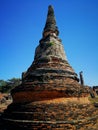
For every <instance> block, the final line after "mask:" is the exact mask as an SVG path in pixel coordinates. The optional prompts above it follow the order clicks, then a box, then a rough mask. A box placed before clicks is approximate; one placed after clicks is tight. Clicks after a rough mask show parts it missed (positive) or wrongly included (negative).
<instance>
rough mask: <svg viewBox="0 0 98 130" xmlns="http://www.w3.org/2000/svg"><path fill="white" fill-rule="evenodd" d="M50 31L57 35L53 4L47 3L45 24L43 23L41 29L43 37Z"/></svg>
mask: <svg viewBox="0 0 98 130" xmlns="http://www.w3.org/2000/svg"><path fill="white" fill-rule="evenodd" d="M52 33H53V34H55V35H56V36H58V34H59V31H58V27H57V26H56V20H55V15H54V10H53V6H51V5H49V7H48V14H47V20H46V24H45V27H44V31H43V37H46V36H48V35H49V34H52Z"/></svg>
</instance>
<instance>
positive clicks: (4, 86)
mask: <svg viewBox="0 0 98 130" xmlns="http://www.w3.org/2000/svg"><path fill="white" fill-rule="evenodd" d="M20 83H21V79H20V78H12V79H8V80H7V81H4V80H0V91H1V92H2V93H7V92H10V91H11V89H13V88H14V87H16V86H18V85H19V84H20Z"/></svg>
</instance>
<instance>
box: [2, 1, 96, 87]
mask: <svg viewBox="0 0 98 130" xmlns="http://www.w3.org/2000/svg"><path fill="white" fill-rule="evenodd" d="M50 4H51V5H53V7H54V11H55V16H56V21H57V26H58V28H59V31H60V35H59V37H60V38H61V39H62V43H63V46H64V49H65V52H66V55H67V58H68V61H69V63H70V65H71V66H72V67H73V68H74V70H75V72H76V73H77V74H78V73H79V72H80V71H83V75H84V81H85V84H86V85H90V86H93V85H98V52H97V51H98V0H0V79H4V80H7V79H10V78H13V77H16V78H18V77H21V73H22V72H23V71H26V70H27V68H28V67H29V66H30V65H31V63H32V62H33V59H34V53H35V48H36V47H37V45H38V44H39V40H40V39H41V38H42V31H43V28H44V26H45V21H46V16H47V10H48V5H50Z"/></svg>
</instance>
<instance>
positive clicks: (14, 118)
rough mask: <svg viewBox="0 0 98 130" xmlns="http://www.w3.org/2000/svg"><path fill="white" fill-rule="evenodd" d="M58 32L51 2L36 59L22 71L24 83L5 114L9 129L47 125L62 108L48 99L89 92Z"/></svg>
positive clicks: (75, 95)
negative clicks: (67, 55)
mask: <svg viewBox="0 0 98 130" xmlns="http://www.w3.org/2000/svg"><path fill="white" fill-rule="evenodd" d="M58 35H59V30H58V27H57V25H56V20H55V16H54V10H53V7H52V6H49V7H48V14H47V19H46V24H45V27H44V29H43V33H42V39H41V40H40V41H39V45H38V46H37V48H36V50H35V57H34V61H33V63H32V64H31V66H30V67H29V68H28V69H27V71H26V72H24V73H22V83H21V84H20V85H19V86H17V87H16V88H14V89H13V90H12V91H11V94H12V97H13V103H12V104H11V105H9V107H8V108H7V110H6V111H5V114H4V117H3V119H4V121H5V124H6V126H7V129H9V130H11V129H13V128H14V127H16V128H17V129H19V128H20V129H28V130H31V129H33V128H40V127H41V126H42V124H43V126H44V127H45V128H47V124H48V126H50V125H49V124H51V121H52V120H53V121H55V120H57V119H56V117H55V116H52V114H53V112H54V111H55V110H56V109H59V108H58V106H59V105H58V106H55V105H54V104H53V103H52V106H51V105H50V106H49V104H48V106H47V102H48V101H50V102H52V101H53V100H55V99H59V98H68V97H78V96H80V97H81V96H85V95H87V94H88V90H87V89H86V88H85V87H84V86H83V85H81V84H80V83H79V79H78V77H77V74H76V73H75V71H74V70H73V68H72V67H71V65H70V64H69V63H68V60H67V57H66V54H65V52H64V48H63V44H62V41H61V39H59V37H58ZM43 102H44V105H42V104H43ZM49 107H53V109H52V108H50V109H49V110H50V111H51V112H52V114H51V112H49V111H48V108H49ZM48 112H49V113H48ZM46 121H47V122H46ZM49 121H50V122H49ZM51 127H52V125H51Z"/></svg>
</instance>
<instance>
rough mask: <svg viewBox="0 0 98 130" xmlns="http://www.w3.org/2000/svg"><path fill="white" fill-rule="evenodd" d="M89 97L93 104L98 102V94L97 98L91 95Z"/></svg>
mask: <svg viewBox="0 0 98 130" xmlns="http://www.w3.org/2000/svg"><path fill="white" fill-rule="evenodd" d="M88 99H89V101H90V102H91V103H92V104H94V103H98V96H96V97H95V98H91V97H89V98H88Z"/></svg>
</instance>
